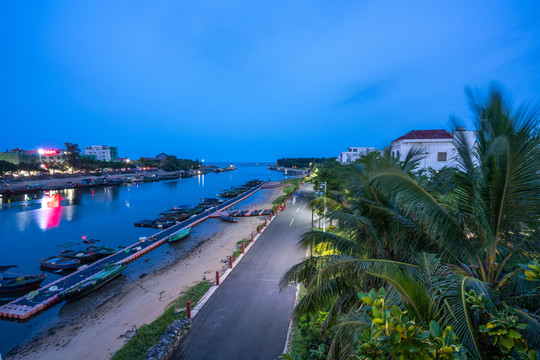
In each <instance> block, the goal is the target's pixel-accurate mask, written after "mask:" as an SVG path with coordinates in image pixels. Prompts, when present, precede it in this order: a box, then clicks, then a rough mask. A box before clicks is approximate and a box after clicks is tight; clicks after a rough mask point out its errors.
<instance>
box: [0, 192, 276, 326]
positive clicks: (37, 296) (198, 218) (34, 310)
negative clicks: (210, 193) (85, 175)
mask: <svg viewBox="0 0 540 360" xmlns="http://www.w3.org/2000/svg"><path fill="white" fill-rule="evenodd" d="M265 184H267V182H265V183H262V184H260V185H258V186H255V187H253V188H251V189H250V190H248V191H246V192H244V193H242V194H240V195H239V196H237V197H235V198H233V199H230V200H228V201H226V202H224V203H222V204H220V205H218V206H217V207H215V208H211V209H208V210H207V211H205V212H203V213H201V214H199V215H195V216H193V217H191V218H189V219H188V220H185V221H183V222H180V223H178V224H176V225H173V226H171V227H170V228H168V229H165V230H162V231H160V232H158V233H156V234H154V235H152V236H151V237H149V238H147V239H145V240H144V241H139V242H137V243H135V244H132V245H130V246H128V247H126V248H124V249H122V250H121V251H118V252H117V253H115V254H113V255H111V256H108V257H106V258H103V259H101V260H99V261H97V262H95V263H93V264H91V265H89V266H87V267H85V268H83V269H80V270H77V271H75V272H74V273H72V274H69V275H67V276H64V277H63V278H60V279H58V280H56V281H54V282H52V283H50V284H47V285H45V286H43V287H42V288H40V289H38V290H37V293H34V292H32V293H30V294H27V295H25V296H23V297H20V298H18V299H16V300H13V301H12V302H10V303H8V304H5V305H2V306H0V319H8V320H13V321H24V320H28V319H29V318H30V317H32V316H34V315H36V314H38V313H40V312H41V311H44V310H46V309H48V308H49V307H51V306H53V305H55V304H56V303H58V302H59V301H60V298H59V294H60V293H61V292H62V291H64V290H66V289H69V288H71V287H73V286H76V285H78V284H79V283H80V282H82V281H84V280H86V279H87V278H89V277H91V276H93V275H95V274H97V273H98V272H100V271H102V270H103V269H104V267H105V265H108V264H111V263H114V264H128V263H130V262H132V261H134V260H135V259H137V258H139V257H141V256H143V255H144V254H146V253H148V252H150V251H152V250H153V249H155V248H157V247H158V246H160V245H162V244H164V243H166V242H167V240H168V238H169V236H171V235H174V234H175V233H177V232H179V231H181V230H183V229H185V228H187V227H193V226H195V225H197V224H199V223H200V222H202V221H204V220H206V219H208V218H210V217H214V216H213V215H215V214H217V213H220V212H224V211H225V210H227V209H229V208H231V207H232V206H233V205H235V204H237V203H239V202H241V201H243V200H245V199H246V198H248V197H249V196H251V195H253V194H254V193H256V192H257V191H259V190H260V189H261V188H263V186H264V185H265ZM218 216H219V215H218ZM235 216H236V215H235ZM238 216H242V215H238ZM244 216H245V215H244ZM32 294H33V295H32Z"/></svg>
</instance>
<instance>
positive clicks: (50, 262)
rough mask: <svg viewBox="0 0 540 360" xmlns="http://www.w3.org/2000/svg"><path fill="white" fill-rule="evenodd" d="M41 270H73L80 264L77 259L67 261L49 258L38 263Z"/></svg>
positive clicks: (54, 257) (55, 257)
mask: <svg viewBox="0 0 540 360" xmlns="http://www.w3.org/2000/svg"><path fill="white" fill-rule="evenodd" d="M39 263H40V264H41V267H42V268H45V269H51V270H75V269H77V268H78V267H79V265H80V264H81V260H79V259H68V258H65V257H62V256H51V257H48V258H46V259H42V260H40V261H39Z"/></svg>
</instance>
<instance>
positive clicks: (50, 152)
mask: <svg viewBox="0 0 540 360" xmlns="http://www.w3.org/2000/svg"><path fill="white" fill-rule="evenodd" d="M39 153H40V154H42V155H56V154H58V150H53V149H43V150H41V149H40V151H39Z"/></svg>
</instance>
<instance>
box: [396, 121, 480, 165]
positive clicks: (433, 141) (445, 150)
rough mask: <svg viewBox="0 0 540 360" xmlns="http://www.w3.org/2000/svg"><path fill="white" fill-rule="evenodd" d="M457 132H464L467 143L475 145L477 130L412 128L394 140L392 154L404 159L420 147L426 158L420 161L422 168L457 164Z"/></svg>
mask: <svg viewBox="0 0 540 360" xmlns="http://www.w3.org/2000/svg"><path fill="white" fill-rule="evenodd" d="M457 132H462V135H463V136H464V137H465V139H466V141H467V143H468V144H469V145H470V146H474V144H475V141H476V132H474V131H467V130H466V129H465V128H458V129H457V130H456V131H454V132H452V133H449V132H448V131H446V130H443V129H437V130H412V131H409V132H408V133H407V134H405V135H403V136H401V137H399V138H397V139H396V140H394V141H392V147H391V149H390V151H391V154H392V156H394V157H395V158H397V159H398V160H402V161H403V160H404V159H405V156H407V153H408V152H409V150H411V149H413V148H415V149H418V148H420V149H421V150H422V152H423V155H424V158H423V159H422V162H421V163H420V166H421V168H422V169H427V168H432V169H434V170H440V169H442V168H443V167H445V166H450V167H455V166H457V163H456V160H455V157H456V155H457V154H456V146H455V137H456V133H457Z"/></svg>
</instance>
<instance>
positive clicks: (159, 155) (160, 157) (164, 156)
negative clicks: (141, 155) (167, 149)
mask: <svg viewBox="0 0 540 360" xmlns="http://www.w3.org/2000/svg"><path fill="white" fill-rule="evenodd" d="M167 156H169V155H167V154H165V153H161V154H157V155H156V159H165V158H166V157H167Z"/></svg>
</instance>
